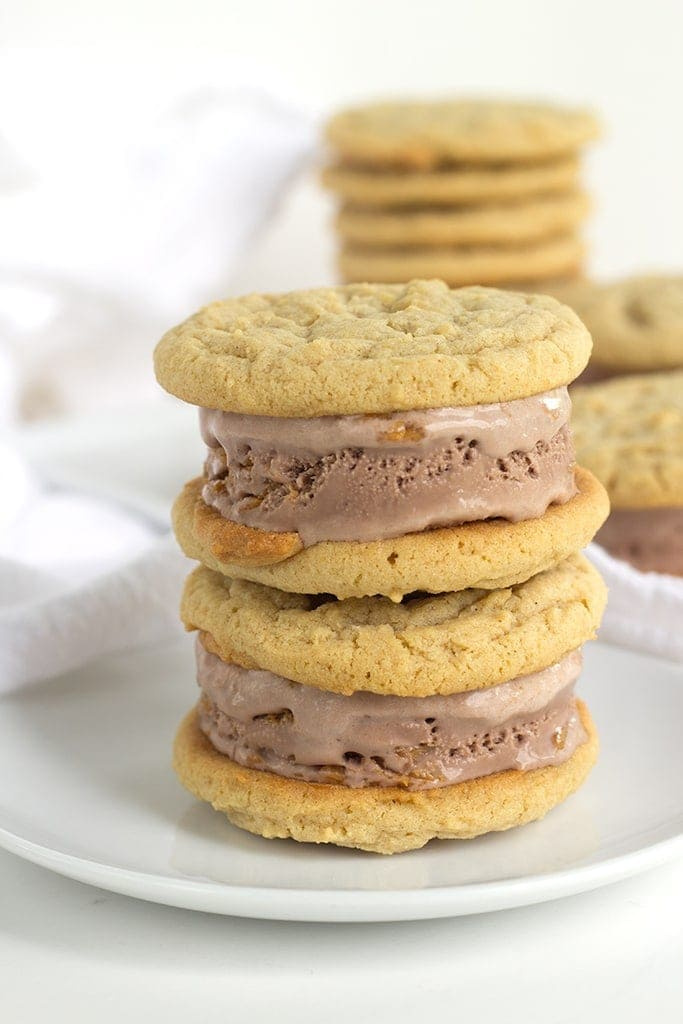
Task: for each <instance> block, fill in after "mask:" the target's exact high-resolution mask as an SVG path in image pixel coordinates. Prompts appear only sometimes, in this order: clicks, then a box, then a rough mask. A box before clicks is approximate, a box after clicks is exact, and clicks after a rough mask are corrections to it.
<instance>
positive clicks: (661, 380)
mask: <svg viewBox="0 0 683 1024" xmlns="http://www.w3.org/2000/svg"><path fill="white" fill-rule="evenodd" d="M572 404H573V415H572V429H573V434H574V443H575V445H576V451H577V457H578V458H579V459H580V460H581V462H583V463H584V464H585V465H586V466H588V467H589V468H590V469H591V470H592V471H593V472H594V473H595V475H596V476H597V477H598V478H599V479H600V480H601V481H602V483H603V484H604V486H605V487H606V488H607V491H608V493H609V496H610V500H611V502H612V504H613V505H614V506H615V507H617V508H658V507H667V506H683V370H679V371H677V372H673V373H650V374H644V375H640V376H634V377H622V378H617V379H614V380H610V381H607V382H605V383H604V384H592V385H589V386H586V387H577V388H574V390H573V392H572Z"/></svg>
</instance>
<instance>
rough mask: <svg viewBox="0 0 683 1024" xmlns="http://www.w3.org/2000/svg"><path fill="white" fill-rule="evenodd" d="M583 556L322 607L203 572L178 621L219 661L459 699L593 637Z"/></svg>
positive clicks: (596, 602) (594, 604)
mask: <svg viewBox="0 0 683 1024" xmlns="http://www.w3.org/2000/svg"><path fill="white" fill-rule="evenodd" d="M606 596H607V593H606V589H605V585H604V583H603V582H602V579H601V578H600V576H599V575H598V573H597V572H596V570H595V569H594V568H593V567H592V566H591V564H590V563H589V562H588V561H587V560H586V559H585V558H584V557H583V556H582V555H572V556H570V557H569V558H568V559H566V560H565V561H564V562H560V563H559V564H558V565H555V566H553V567H552V568H550V569H548V570H546V571H545V572H542V573H539V574H538V575H537V576H534V577H532V578H531V579H530V580H528V581H526V582H525V583H521V584H518V585H516V586H513V587H508V588H505V589H501V590H493V591H486V590H462V591H459V592H457V593H446V594H438V595H436V596H427V595H424V594H419V595H416V596H415V597H414V598H412V599H409V600H408V601H406V602H405V603H403V604H395V603H393V602H392V601H390V600H388V599H387V598H383V597H365V598H350V599H349V600H346V601H335V600H334V599H333V598H328V599H327V600H325V601H323V602H322V603H321V602H320V601H319V600H317V599H316V598H314V597H312V596H311V595H310V594H291V593H285V592H283V591H280V590H274V589H272V588H270V587H264V586H260V585H259V584H256V583H250V582H247V581H244V580H233V579H230V578H229V577H226V576H221V575H220V574H219V573H216V572H212V571H211V570H210V569H206V568H204V567H201V568H199V569H196V570H195V571H194V572H193V573H192V574H191V575H190V576H189V577H188V580H187V583H186V584H185V591H184V594H183V600H182V605H181V618H182V620H183V622H184V623H185V626H186V628H187V629H197V630H201V631H202V634H203V643H204V646H205V647H206V648H207V649H208V650H210V651H212V653H214V654H217V655H218V657H219V658H221V659H222V660H223V661H228V662H233V663H235V664H238V665H241V666H242V667H243V668H248V669H253V668H258V669H267V670H268V671H270V672H274V673H276V674H277V675H280V676H284V677H285V678H286V679H293V680H295V681H296V682H299V683H307V684H309V685H311V686H316V687H318V688H319V689H323V690H330V691H332V692H334V693H341V694H347V695H348V694H352V693H354V692H356V691H357V690H365V691H370V692H372V693H380V694H395V695H397V696H400V697H426V696H430V695H431V694H441V695H445V694H451V693H460V692H463V691H467V690H478V689H483V688H484V687H487V686H495V685H496V684H498V683H502V682H506V681H508V680H510V679H516V678H517V677H518V676H523V675H529V674H531V673H532V672H537V671H540V670H541V669H543V668H547V666H548V665H553V664H555V663H556V662H558V661H560V660H561V659H562V658H563V657H564V656H565V655H566V654H568V653H569V652H570V651H573V650H576V649H577V648H578V647H581V646H582V644H584V643H585V642H586V641H587V640H590V639H591V638H592V637H593V636H594V635H595V631H596V629H597V627H598V625H599V623H600V618H601V615H602V612H603V610H604V606H605V601H606Z"/></svg>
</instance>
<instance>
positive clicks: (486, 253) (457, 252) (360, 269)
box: [338, 234, 584, 294]
mask: <svg viewBox="0 0 683 1024" xmlns="http://www.w3.org/2000/svg"><path fill="white" fill-rule="evenodd" d="M583 253H584V247H583V244H582V243H581V241H580V239H579V238H577V237H576V235H573V234H564V235H558V236H557V237H555V238H550V239H541V240H540V241H536V242H526V243H520V244H518V245H510V246H505V247H502V246H501V247H496V246H493V245H476V246H475V245H471V246H436V245H434V246H421V247H417V246H414V247H398V246H397V247H394V248H386V249H377V248H369V247H367V246H361V245H350V244H347V245H345V246H344V247H343V248H342V250H341V252H340V254H339V261H338V262H339V270H340V272H341V274H342V277H343V278H344V279H345V280H347V281H351V280H353V281H408V280H409V279H410V278H412V277H438V278H441V279H442V280H443V281H446V282H447V283H449V284H451V285H453V286H454V287H457V286H466V285H473V284H478V283H481V282H486V284H489V285H502V284H506V283H507V282H511V281H517V282H519V281H525V280H527V279H528V280H537V279H540V278H543V277H561V276H563V275H565V274H573V273H576V272H577V271H578V270H579V269H580V266H581V261H582V259H583ZM511 294H515V293H514V292H512V293H511Z"/></svg>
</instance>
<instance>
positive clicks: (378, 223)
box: [337, 190, 589, 247]
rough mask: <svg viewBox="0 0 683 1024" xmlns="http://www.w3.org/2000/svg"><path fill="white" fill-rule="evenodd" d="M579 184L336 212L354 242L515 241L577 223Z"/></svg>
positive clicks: (583, 201) (341, 229)
mask: <svg viewBox="0 0 683 1024" xmlns="http://www.w3.org/2000/svg"><path fill="white" fill-rule="evenodd" d="M588 208H589V203H588V198H587V196H586V195H585V193H582V192H580V191H578V190H576V191H574V192H568V193H566V194H564V195H558V196H546V197H543V198H540V199H534V200H529V201H527V202H516V203H506V204H499V205H494V204H491V205H486V206H469V207H456V208H455V209H451V208H448V207H443V208H437V209H435V210H412V209H411V210H407V211H398V212H397V211H395V210H390V211H383V210H372V209H368V208H363V207H346V208H344V209H342V210H341V212H340V214H339V216H338V218H337V232H338V234H339V235H340V236H341V238H342V239H343V240H344V241H346V242H348V243H351V244H358V245H359V246H368V247H375V246H380V247H381V246H392V245H396V246H412V245H417V246H419V245H426V246H431V245H488V244H496V243H499V244H503V245H504V244H513V245H514V244H518V243H520V242H525V241H533V240H536V239H539V238H547V237H549V236H553V235H558V234H562V233H563V232H566V231H569V230H571V229H573V228H576V227H577V225H578V224H579V223H580V222H581V220H582V219H583V218H584V217H585V216H586V213H587V212H588Z"/></svg>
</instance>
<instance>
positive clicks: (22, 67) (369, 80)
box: [0, 0, 683, 288]
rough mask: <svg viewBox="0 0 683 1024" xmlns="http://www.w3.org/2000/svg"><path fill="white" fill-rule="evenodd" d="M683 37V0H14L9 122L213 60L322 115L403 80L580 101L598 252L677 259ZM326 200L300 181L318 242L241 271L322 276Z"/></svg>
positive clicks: (97, 103)
mask: <svg viewBox="0 0 683 1024" xmlns="http://www.w3.org/2000/svg"><path fill="white" fill-rule="evenodd" d="M681 38H683V5H681V4H680V3H677V2H676V0H650V2H647V3H645V2H640V3H635V2H629V0H625V2H621V3H617V2H615V0H574V2H572V3H567V2H564V3H557V2H552V0H522V2H517V3H511V2H506V0H498V2H493V0H467V2H458V0H418V2H412V3H408V2H406V0H394V2H391V0H345V2H343V3H342V2H329V0H299V2H296V0H293V2H289V3H284V2H282V0H247V2H231V0H193V2H181V3H178V2H173V0H118V2H116V3H115V2H109V3H101V2H100V3H98V2H87V0H81V2H78V0H14V2H8V0H5V2H4V3H3V4H2V5H0V57H1V58H2V60H1V61H0V87H1V90H2V91H1V95H2V102H3V105H4V108H5V109H4V111H3V112H2V120H0V132H1V131H3V130H4V131H5V132H6V134H9V135H11V136H12V138H14V137H15V136H17V137H18V136H21V137H22V141H23V142H24V143H25V144H26V145H28V146H29V148H33V149H35V146H36V145H40V134H39V133H38V134H36V132H35V128H36V125H37V124H41V131H44V132H45V133H46V135H47V136H48V141H52V140H54V139H58V138H59V136H60V134H61V135H63V137H64V138H65V139H68V137H69V134H70V133H71V132H72V131H74V130H76V131H80V132H82V131H85V132H88V131H94V130H95V128H97V127H100V128H101V123H102V120H104V121H105V123H106V120H107V119H108V118H111V117H113V118H116V108H117V101H120V100H122V99H127V98H128V97H129V96H130V95H131V94H134V95H136V96H137V97H138V98H139V104H138V105H139V106H140V108H141V109H144V108H145V102H144V101H145V98H146V97H147V96H150V95H157V96H162V95H163V93H164V90H165V89H167V88H170V86H171V83H175V82H177V80H178V79H179V78H182V79H183V80H184V81H187V82H188V83H190V82H191V81H192V78H193V75H195V76H198V77H202V78H205V77H206V76H207V75H208V76H209V77H210V76H211V74H212V73H215V74H216V76H220V75H221V74H222V73H223V72H224V71H225V69H226V68H229V67H231V66H234V65H235V64H236V63H247V64H248V65H251V66H252V67H253V74H254V75H255V76H256V77H257V78H259V77H260V78H262V79H263V80H264V81H265V82H268V83H272V82H273V81H275V82H277V83H279V87H280V89H281V90H282V92H283V93H284V94H286V95H287V96H289V97H291V98H293V99H294V100H295V101H297V102H298V103H300V104H301V105H302V106H307V107H309V108H311V109H313V110H315V111H318V112H320V113H325V112H326V111H327V110H328V109H329V108H330V107H331V106H334V105H336V104H340V103H344V102H347V101H353V100H355V99H363V98H365V97H367V96H372V95H384V94H392V93H401V92H405V93H452V92H467V93H469V92H475V93H488V94H501V93H509V94H513V95H514V94H516V95H520V96H542V97H549V98H554V99H558V100H561V101H566V102H576V103H580V104H588V105H590V106H592V107H594V108H595V109H596V110H597V111H598V112H599V113H600V115H601V116H602V119H603V122H604V126H605V135H604V138H603V140H602V142H600V143H599V144H597V145H595V146H594V147H592V149H591V151H590V154H589V166H588V178H589V182H590V185H591V188H592V191H593V192H594V195H595V200H596V213H595V217H594V221H593V225H592V228H591V235H592V237H593V241H594V246H593V253H594V256H593V260H592V264H591V266H592V268H593V270H594V271H595V272H596V273H597V274H602V275H604V274H615V273H620V272H628V271H633V270H640V269H669V268H672V267H680V266H681V265H683V190H682V189H681V181H682V180H683V132H681V112H680V107H681V98H682V95H683V75H682V71H681V56H680V53H681ZM122 109H126V110H128V106H127V104H126V105H125V107H124V108H122ZM32 131H33V134H32ZM29 139H30V140H31V141H30V143H29ZM36 140H37V141H36ZM316 203H318V206H315V204H316ZM314 206H315V212H314V213H313V212H311V210H312V209H313V207H314ZM322 208H323V207H322V201H321V200H320V198H319V197H317V199H310V198H309V197H308V196H307V197H306V199H305V201H303V200H302V201H301V205H300V206H299V207H296V208H295V214H293V216H294V217H295V220H299V222H300V223H301V225H302V231H303V234H302V243H301V244H302V246H303V247H304V248H307V249H308V250H309V251H310V249H311V247H312V249H313V252H312V254H311V255H310V256H308V257H306V255H305V254H304V256H301V255H299V256H295V259H294V262H293V264H292V262H291V260H290V262H289V266H287V267H283V266H282V265H281V263H282V261H281V248H279V249H277V252H276V254H274V256H273V257H272V258H270V257H259V262H257V264H256V265H255V266H254V267H253V268H252V267H251V265H249V267H248V268H247V270H245V272H244V273H242V274H241V275H239V276H238V279H237V280H236V282H235V285H236V287H240V286H244V287H250V288H258V287H279V286H282V287H287V286H290V285H298V284H313V283H316V282H317V281H320V280H322V279H323V278H324V277H327V276H329V272H328V270H327V269H325V273H324V274H323V273H322V272H321V271H320V270H319V269H318V267H319V265H320V260H321V259H322V260H327V258H328V249H327V248H325V247H324V242H322V241H321V239H320V237H319V236H320V234H321V232H324V231H325V230H326V225H325V218H324V217H320V216H319V214H318V209H321V210H322ZM76 215H77V214H76ZM311 221H314V222H315V223H314V230H312V231H311V233H310V238H309V236H307V235H306V230H307V228H306V225H308V224H309V222H311ZM287 238H288V246H289V247H290V249H291V236H290V235H289V233H288V235H287ZM304 240H305V243H304ZM278 264H279V265H278ZM264 278H265V279H264ZM227 287H228V285H227V282H226V288H227Z"/></svg>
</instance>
